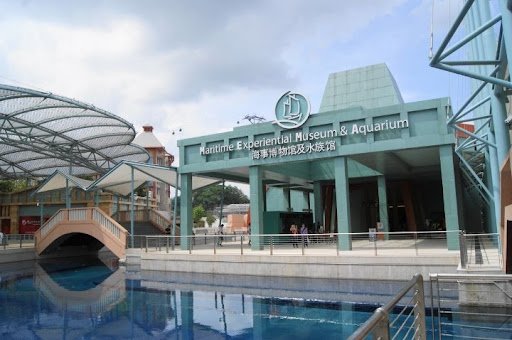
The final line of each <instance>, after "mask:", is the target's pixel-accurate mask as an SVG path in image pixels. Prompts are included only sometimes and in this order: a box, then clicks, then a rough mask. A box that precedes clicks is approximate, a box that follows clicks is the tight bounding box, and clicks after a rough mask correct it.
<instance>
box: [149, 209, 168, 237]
mask: <svg viewBox="0 0 512 340" xmlns="http://www.w3.org/2000/svg"><path fill="white" fill-rule="evenodd" d="M149 221H150V222H151V223H152V224H153V225H154V226H155V227H157V228H158V229H160V231H161V232H163V233H165V232H166V230H165V229H166V228H167V227H168V226H169V225H170V224H171V220H169V219H167V218H166V217H165V216H162V214H160V213H159V212H158V211H156V210H153V209H149Z"/></svg>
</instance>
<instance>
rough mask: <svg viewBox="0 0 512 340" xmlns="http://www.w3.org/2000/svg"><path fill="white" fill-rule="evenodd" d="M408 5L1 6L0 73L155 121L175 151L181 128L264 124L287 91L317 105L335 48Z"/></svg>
mask: <svg viewBox="0 0 512 340" xmlns="http://www.w3.org/2000/svg"><path fill="white" fill-rule="evenodd" d="M404 3H405V0H389V1H374V0H361V1H357V2H337V1H330V0H318V1H310V0H296V1H291V0H290V1H271V0H267V1H251V2H248V1H238V0H230V1H229V0H226V1H222V2H220V1H206V0H203V1H200V0H192V1H186V2H185V1H167V0H165V1H164V0H162V1H146V2H141V1H135V0H126V1H68V2H62V1H50V0H45V1H9V2H4V3H2V4H0V30H1V31H2V32H4V33H6V32H7V34H3V36H2V38H0V76H1V77H4V78H9V79H16V80H17V81H20V82H21V83H23V84H34V85H30V86H28V87H35V88H39V89H44V90H46V91H51V92H54V93H58V94H60V95H63V96H69V97H74V98H76V99H78V100H82V101H85V102H89V103H93V104H94V105H96V106H98V107H101V108H104V109H106V110H108V111H111V112H113V113H115V114H117V115H120V116H122V117H123V118H125V119H127V120H129V121H131V122H133V123H134V124H135V125H136V126H137V127H138V128H140V126H141V125H143V124H145V123H149V124H152V125H153V126H155V132H156V133H157V136H158V137H160V138H161V139H162V142H163V143H164V145H166V143H171V144H172V143H173V142H172V141H171V140H172V138H171V137H170V134H169V131H170V129H171V128H172V127H174V126H177V125H180V126H183V128H184V133H183V134H184V137H186V136H197V135H201V134H209V133H215V132H219V131H225V130H226V129H230V128H231V127H232V126H234V125H235V122H236V121H237V120H239V119H240V118H241V117H242V116H243V115H245V114H258V115H264V116H266V117H269V116H270V117H271V116H272V110H273V105H274V103H275V100H277V98H279V96H280V95H281V94H282V93H283V92H284V91H286V90H288V89H297V88H305V89H308V90H311V89H313V88H314V89H316V90H315V91H316V92H315V93H316V96H317V97H319V95H318V93H320V92H321V91H322V90H323V85H324V84H325V79H326V77H327V73H328V72H332V71H337V70H338V69H339V64H343V63H344V61H346V59H344V56H343V51H340V50H337V49H339V48H340V46H341V47H343V48H345V44H347V43H348V42H352V41H354V39H360V35H361V32H362V31H364V30H367V29H368V28H369V27H372V26H371V25H372V24H373V23H374V22H375V20H377V18H381V17H383V16H387V15H390V14H392V13H394V11H395V10H396V9H397V8H398V7H400V6H402V5H403V4H404ZM373 29H377V30H378V29H379V28H378V27H373ZM380 44H381V45H385V43H384V42H381V43H380ZM334 51H335V52H334ZM347 54H351V55H352V58H353V59H354V60H358V58H359V57H358V53H356V52H355V51H352V52H350V53H347ZM333 56H336V57H339V59H337V60H332V57H333ZM360 59H361V58H359V60H360ZM327 64H329V65H330V67H331V68H330V69H329V70H328V71H325V68H326V65H327ZM318 79H322V80H321V85H320V86H319V85H318V83H317V81H318ZM312 80H314V82H313V81H312ZM17 85H18V84H17ZM316 106H317V107H318V103H317V104H316Z"/></svg>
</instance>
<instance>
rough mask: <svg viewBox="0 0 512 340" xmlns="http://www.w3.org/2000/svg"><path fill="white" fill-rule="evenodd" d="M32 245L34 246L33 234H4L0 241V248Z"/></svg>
mask: <svg viewBox="0 0 512 340" xmlns="http://www.w3.org/2000/svg"><path fill="white" fill-rule="evenodd" d="M32 247H34V235H33V234H4V237H3V238H2V240H1V241H0V250H1V249H15V248H32Z"/></svg>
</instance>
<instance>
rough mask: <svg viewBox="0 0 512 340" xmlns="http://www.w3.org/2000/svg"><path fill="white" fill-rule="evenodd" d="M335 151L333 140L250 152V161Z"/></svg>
mask: <svg viewBox="0 0 512 340" xmlns="http://www.w3.org/2000/svg"><path fill="white" fill-rule="evenodd" d="M334 150H336V142H335V141H333V140H328V141H325V142H324V141H317V142H313V143H311V142H307V143H301V144H294V145H287V146H278V147H273V148H267V149H260V150H252V151H251V158H252V159H266V158H277V157H285V156H295V155H302V154H310V153H317V152H328V151H334Z"/></svg>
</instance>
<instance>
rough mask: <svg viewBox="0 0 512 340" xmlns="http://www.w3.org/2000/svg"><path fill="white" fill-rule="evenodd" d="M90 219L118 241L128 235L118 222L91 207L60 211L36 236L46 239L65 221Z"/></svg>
mask: <svg viewBox="0 0 512 340" xmlns="http://www.w3.org/2000/svg"><path fill="white" fill-rule="evenodd" d="M89 218H90V219H92V220H93V221H95V222H97V223H98V224H99V225H101V227H102V228H103V229H105V230H107V231H108V232H110V233H111V234H112V235H114V236H115V237H116V238H118V239H119V238H121V234H122V233H126V230H125V229H124V228H123V227H122V226H119V225H118V224H117V222H115V221H114V220H113V219H112V218H111V217H109V216H108V215H107V214H106V213H105V212H103V211H102V210H101V209H99V208H95V207H90V208H71V209H60V210H59V211H57V213H55V214H54V215H53V216H52V217H50V219H49V220H48V221H46V223H45V224H43V226H42V227H41V228H39V230H38V231H36V234H40V235H41V238H44V237H45V236H46V235H47V234H48V233H49V232H50V231H52V230H53V228H55V227H56V226H57V225H58V224H59V223H61V222H63V221H83V220H87V219H89Z"/></svg>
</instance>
